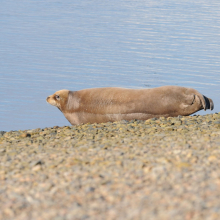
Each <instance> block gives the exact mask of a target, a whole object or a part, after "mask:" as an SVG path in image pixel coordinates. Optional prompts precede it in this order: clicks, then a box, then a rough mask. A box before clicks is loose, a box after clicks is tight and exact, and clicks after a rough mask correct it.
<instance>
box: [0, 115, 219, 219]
mask: <svg viewBox="0 0 220 220" xmlns="http://www.w3.org/2000/svg"><path fill="white" fill-rule="evenodd" d="M0 207H1V208H0V219H21V220H26V219H27V220H30V219H37V220H44V219H45V220H48V219H55V220H59V219H67V220H68V219H69V220H72V219H74V220H75V219H103V220H105V219H126V220H127V219H150V220H154V219H163V220H165V219H167V220H170V219H175V220H178V219H186V220H190V219H220V113H218V114H209V115H206V116H188V117H177V118H167V119H166V118H160V119H151V120H147V121H135V120H134V121H130V122H127V121H121V122H116V123H103V124H86V125H82V126H70V127H57V126H55V127H53V128H45V129H34V130H27V131H12V132H6V133H5V132H0Z"/></svg>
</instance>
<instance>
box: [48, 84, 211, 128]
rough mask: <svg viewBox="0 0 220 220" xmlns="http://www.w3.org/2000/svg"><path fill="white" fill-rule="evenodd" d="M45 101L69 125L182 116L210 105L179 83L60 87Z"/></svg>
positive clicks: (209, 102)
mask: <svg viewBox="0 0 220 220" xmlns="http://www.w3.org/2000/svg"><path fill="white" fill-rule="evenodd" d="M58 96H59V97H58ZM47 102H48V103H50V104H51V105H54V106H56V107H58V108H59V109H60V110H61V111H62V112H63V114H64V116H65V117H66V118H67V120H68V121H69V122H70V123H71V124H72V125H75V124H82V123H102V122H108V121H112V122H113V121H120V120H132V119H139V120H146V119H149V118H153V117H157V118H158V117H161V116H164V117H169V116H171V117H175V116H178V115H183V116H186V115H190V114H193V113H195V112H197V111H199V110H201V109H204V110H206V109H211V110H212V109H213V108H214V104H213V101H212V100H211V99H209V98H207V97H205V96H203V95H202V94H201V93H199V92H198V91H197V90H195V89H192V88H184V87H179V86H162V87H158V88H153V89H124V88H115V87H107V88H93V89H84V90H79V91H75V92H74V91H69V90H60V91H57V92H56V93H55V94H53V95H51V96H48V97H47Z"/></svg>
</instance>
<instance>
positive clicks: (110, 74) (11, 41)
mask: <svg viewBox="0 0 220 220" xmlns="http://www.w3.org/2000/svg"><path fill="white" fill-rule="evenodd" d="M219 61H220V2H219V1H218V0H212V1H205V0H204V1H203V0H195V1H189V0H179V1H174V0H167V1H162V0H154V1H151V0H150V1H143V0H140V1H133V0H117V1H115V0H111V1H100V0H96V1H90V0H82V1H75V0H71V1H70V0H65V1H60V0H38V1H29V0H20V1H15V0H7V1H3V2H1V7H0V94H1V99H0V130H5V131H9V130H19V129H33V128H38V127H40V128H44V127H50V126H55V125H58V126H63V125H69V122H68V121H67V120H66V119H65V118H64V116H63V115H62V113H61V112H60V111H59V110H57V109H56V108H55V107H53V106H50V105H49V104H47V103H46V101H45V100H46V97H47V96H48V95H51V94H53V93H54V92H55V91H57V90H60V89H69V90H79V89H84V88H92V87H105V86H119V87H127V88H153V87H157V86H163V85H179V86H185V87H193V88H195V89H197V90H199V91H200V92H201V93H203V94H204V95H206V96H208V97H210V98H212V99H213V101H214V103H215V109H214V112H220V62H219ZM208 113H209V114H210V113H211V112H210V111H206V112H205V111H200V112H199V113H198V114H208Z"/></svg>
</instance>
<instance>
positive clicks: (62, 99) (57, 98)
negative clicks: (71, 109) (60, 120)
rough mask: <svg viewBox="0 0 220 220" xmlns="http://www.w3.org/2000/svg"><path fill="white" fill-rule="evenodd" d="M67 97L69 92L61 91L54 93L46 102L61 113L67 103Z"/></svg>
mask: <svg viewBox="0 0 220 220" xmlns="http://www.w3.org/2000/svg"><path fill="white" fill-rule="evenodd" d="M68 96H69V90H66V89H63V90H59V91H57V92H55V93H54V94H53V95H50V96H48V97H47V99H46V101H47V102H48V103H49V104H51V105H53V106H56V107H57V108H58V109H60V111H63V110H64V107H65V106H66V103H67V101H68Z"/></svg>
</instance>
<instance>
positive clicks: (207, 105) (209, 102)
mask: <svg viewBox="0 0 220 220" xmlns="http://www.w3.org/2000/svg"><path fill="white" fill-rule="evenodd" d="M203 98H204V100H205V108H204V110H206V109H210V110H213V109H214V103H213V101H212V99H210V98H207V97H206V96H204V95H203Z"/></svg>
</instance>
